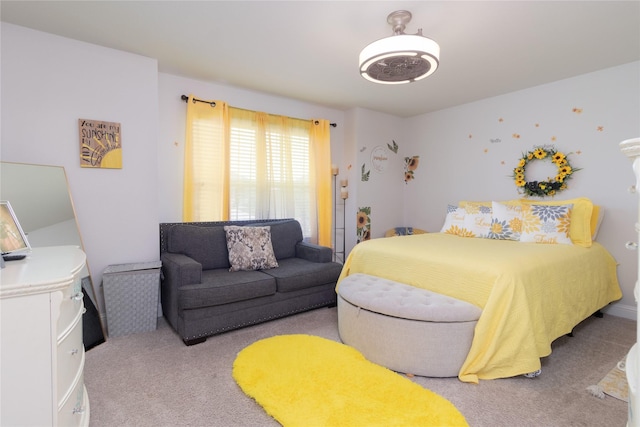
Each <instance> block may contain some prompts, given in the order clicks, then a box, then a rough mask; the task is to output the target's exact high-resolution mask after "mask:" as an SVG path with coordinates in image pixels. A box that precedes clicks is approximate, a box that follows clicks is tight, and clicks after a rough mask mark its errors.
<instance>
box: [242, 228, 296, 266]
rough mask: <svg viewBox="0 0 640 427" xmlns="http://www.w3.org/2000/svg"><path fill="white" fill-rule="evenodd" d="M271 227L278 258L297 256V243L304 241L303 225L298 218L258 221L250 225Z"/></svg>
mask: <svg viewBox="0 0 640 427" xmlns="http://www.w3.org/2000/svg"><path fill="white" fill-rule="evenodd" d="M264 226H269V227H271V243H272V244H273V253H274V254H275V256H276V259H278V260H280V259H285V258H293V257H295V256H296V243H298V242H301V241H302V227H301V226H300V223H299V222H298V221H296V220H284V221H270V222H257V223H255V224H251V225H250V227H264Z"/></svg>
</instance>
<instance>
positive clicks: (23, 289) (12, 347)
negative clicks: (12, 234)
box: [0, 246, 89, 427]
mask: <svg viewBox="0 0 640 427" xmlns="http://www.w3.org/2000/svg"><path fill="white" fill-rule="evenodd" d="M85 262H86V257H85V254H84V252H83V251H82V250H80V249H79V248H78V247H77V246H52V247H46V248H34V249H33V252H32V253H31V254H30V255H28V256H27V258H26V259H24V260H20V261H9V262H6V263H5V268H3V269H1V270H0V321H1V323H0V345H1V347H0V374H1V376H0V379H1V380H0V425H2V426H61V427H62V426H64V427H66V426H87V425H89V397H88V395H87V390H86V388H85V386H84V380H83V370H84V361H85V354H84V345H83V343H82V314H83V313H84V304H83V302H82V286H81V280H80V272H81V270H82V268H83V267H84V265H85Z"/></svg>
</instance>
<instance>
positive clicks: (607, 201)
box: [404, 62, 640, 317]
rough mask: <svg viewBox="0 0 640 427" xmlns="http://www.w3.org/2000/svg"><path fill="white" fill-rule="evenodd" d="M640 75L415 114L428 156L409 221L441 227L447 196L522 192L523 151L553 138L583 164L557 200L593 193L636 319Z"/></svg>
mask: <svg viewBox="0 0 640 427" xmlns="http://www.w3.org/2000/svg"><path fill="white" fill-rule="evenodd" d="M639 76H640V62H634V63H631V64H626V65H623V66H619V67H615V68H610V69H606V70H602V71H599V72H595V73H590V74H586V75H582V76H578V77H574V78H571V79H566V80H562V81H558V82H555V83H552V84H547V85H543V86H538V87H534V88H531V89H527V90H523V91H519V92H514V93H510V94H507V95H504V96H498V97H495V98H491V99H486V100H482V101H479V102H475V103H472V104H467V105H462V106H459V107H455V108H451V109H447V110H443V111H439V112H436V113H432V114H425V115H422V116H418V117H413V118H411V119H407V120H406V122H405V125H406V126H407V132H408V133H409V134H410V135H412V138H411V139H410V141H409V144H412V145H413V147H414V148H413V151H414V152H415V153H419V154H420V159H421V163H420V168H419V170H418V172H419V174H417V176H416V179H415V182H413V183H411V184H410V185H407V186H406V190H407V191H406V193H405V201H404V203H405V205H404V206H405V212H406V215H407V217H408V222H409V223H411V224H414V225H415V226H420V225H421V226H423V227H424V228H426V229H428V230H430V231H438V230H439V229H440V228H441V226H442V223H443V221H444V216H445V209H446V205H447V203H457V202H458V201H459V200H508V199H514V198H518V197H520V195H519V194H518V192H517V190H516V187H515V185H514V183H513V181H512V179H511V178H510V176H511V173H512V170H513V168H515V166H516V163H517V161H518V160H519V158H520V157H521V156H522V153H523V152H527V151H529V150H531V149H532V148H533V146H535V145H544V144H550V145H553V146H555V147H556V148H557V149H559V150H561V151H563V152H565V153H572V154H570V155H569V161H570V163H571V165H572V166H573V167H574V168H581V169H582V170H580V171H578V172H576V173H575V174H574V175H573V178H572V179H571V180H570V181H568V185H569V187H568V189H567V190H565V191H563V192H561V193H559V194H558V195H557V196H556V197H555V198H556V199H558V200H562V199H568V198H572V197H579V196H586V197H589V198H591V199H592V200H593V202H594V203H596V204H599V205H602V206H603V207H604V209H605V217H604V221H603V223H602V226H601V229H600V233H599V236H598V241H599V242H600V243H602V244H603V245H604V246H605V247H606V248H607V249H608V250H609V251H610V252H611V253H612V254H613V256H614V257H615V258H616V260H617V261H618V262H619V264H620V266H619V269H618V272H619V280H620V283H621V286H622V288H623V293H624V298H623V299H622V300H621V301H620V303H618V304H617V305H616V310H617V314H619V315H627V317H631V316H635V311H636V310H635V308H634V307H635V300H634V298H633V287H634V284H635V281H636V276H637V253H635V252H632V251H629V250H627V249H625V248H624V244H625V242H627V241H628V240H633V241H635V240H637V238H636V233H635V230H634V223H635V222H636V221H637V215H638V214H637V196H636V195H632V194H630V193H629V192H628V191H627V190H628V188H629V187H630V186H631V185H633V184H634V183H635V178H634V175H633V172H632V169H631V162H630V161H629V160H628V159H627V157H626V156H624V155H623V154H622V153H621V152H620V149H619V146H618V144H619V143H620V142H621V141H623V140H625V139H629V138H633V137H637V136H640V79H639ZM575 108H577V109H580V110H574V109H575ZM578 111H581V112H578ZM600 127H601V128H600ZM625 312H627V313H625Z"/></svg>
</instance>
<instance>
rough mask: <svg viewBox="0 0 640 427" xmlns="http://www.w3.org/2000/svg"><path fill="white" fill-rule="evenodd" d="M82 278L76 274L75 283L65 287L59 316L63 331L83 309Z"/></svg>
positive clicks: (58, 324) (59, 325) (59, 327)
mask: <svg viewBox="0 0 640 427" xmlns="http://www.w3.org/2000/svg"><path fill="white" fill-rule="evenodd" d="M82 296H83V295H82V280H80V276H79V275H76V276H75V277H74V278H73V284H72V285H70V286H69V287H67V288H65V289H64V291H63V292H62V303H61V304H60V316H59V317H58V323H57V327H58V331H59V333H63V332H64V331H66V330H67V329H69V326H70V325H71V322H73V321H74V319H75V318H76V316H77V314H78V313H79V312H80V311H81V310H82V309H83V307H84V304H83V302H82Z"/></svg>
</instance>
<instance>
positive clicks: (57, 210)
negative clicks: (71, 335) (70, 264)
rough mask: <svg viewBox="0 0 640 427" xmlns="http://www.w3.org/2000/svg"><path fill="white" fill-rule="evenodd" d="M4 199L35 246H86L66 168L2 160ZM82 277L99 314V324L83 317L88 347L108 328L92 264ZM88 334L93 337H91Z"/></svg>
mask: <svg viewBox="0 0 640 427" xmlns="http://www.w3.org/2000/svg"><path fill="white" fill-rule="evenodd" d="M0 198H1V199H2V200H8V201H10V202H11V206H12V207H13V210H14V211H15V214H16V216H17V217H18V220H19V221H20V225H22V228H23V230H24V232H25V234H26V235H27V239H28V240H29V243H30V244H31V247H32V248H37V247H43V246H59V245H77V246H80V247H81V248H84V245H83V244H82V238H81V236H80V229H79V227H78V223H77V221H76V215H75V211H74V208H73V201H72V200H71V193H70V192H69V187H68V182H67V174H66V173H65V170H64V168H63V167H61V166H45V165H31V164H25V163H11V162H0ZM81 277H82V287H83V289H84V291H85V294H86V293H88V294H89V298H90V299H91V303H92V305H93V307H91V306H90V305H88V304H87V303H86V302H85V306H87V307H86V308H87V313H90V312H91V311H92V310H91V309H93V310H95V314H96V316H97V320H96V321H95V322H94V323H96V322H97V325H93V326H92V325H90V324H89V325H87V319H89V316H83V324H84V325H85V347H88V348H90V347H92V346H93V345H97V344H99V343H101V342H103V341H104V336H105V330H104V325H103V324H102V320H101V319H102V318H101V316H100V314H99V313H98V312H97V309H95V307H96V298H95V295H96V293H95V288H94V286H93V282H92V280H91V275H90V273H89V264H88V263H87V265H86V267H85V269H84V270H83V271H82V274H81ZM96 326H97V329H99V331H96V330H95V329H96ZM92 329H93V331H92ZM87 333H89V334H90V335H92V336H93V337H92V338H91V337H90V338H89V340H88V339H87ZM100 339H102V341H100ZM87 341H90V342H87ZM98 341H100V342H98ZM92 344H93V345H92ZM88 348H87V349H88Z"/></svg>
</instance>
